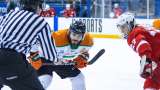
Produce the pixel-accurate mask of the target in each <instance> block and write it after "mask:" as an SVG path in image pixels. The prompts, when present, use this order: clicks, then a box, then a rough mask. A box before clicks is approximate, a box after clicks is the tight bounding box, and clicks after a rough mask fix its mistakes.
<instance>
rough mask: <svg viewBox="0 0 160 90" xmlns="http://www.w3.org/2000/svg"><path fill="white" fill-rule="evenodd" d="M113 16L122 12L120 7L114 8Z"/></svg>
mask: <svg viewBox="0 0 160 90" xmlns="http://www.w3.org/2000/svg"><path fill="white" fill-rule="evenodd" d="M113 11H114V18H118V16H120V15H121V14H122V10H121V9H120V8H117V9H114V10H113Z"/></svg>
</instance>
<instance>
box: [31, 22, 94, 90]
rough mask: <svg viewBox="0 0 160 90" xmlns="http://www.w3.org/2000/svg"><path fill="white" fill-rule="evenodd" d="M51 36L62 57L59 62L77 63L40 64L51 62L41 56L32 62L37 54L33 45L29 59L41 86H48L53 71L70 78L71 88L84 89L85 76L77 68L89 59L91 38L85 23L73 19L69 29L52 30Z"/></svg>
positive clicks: (82, 66)
mask: <svg viewBox="0 0 160 90" xmlns="http://www.w3.org/2000/svg"><path fill="white" fill-rule="evenodd" d="M52 37H53V38H54V39H55V44H56V47H57V52H58V55H59V57H60V58H62V59H63V60H62V62H61V63H68V62H78V64H77V65H76V66H74V65H57V66H44V65H43V66H41V65H42V63H51V62H50V61H49V60H45V59H44V58H43V57H42V56H41V58H37V59H39V60H38V61H36V62H37V63H36V62H34V61H35V59H34V57H35V56H36V57H37V55H38V52H37V49H36V48H37V47H36V46H35V47H34V48H32V50H31V51H32V56H31V58H30V60H31V64H32V65H33V67H35V69H37V74H38V76H39V77H38V78H39V80H40V82H41V84H42V86H43V87H44V88H45V89H47V88H48V87H49V85H50V84H51V82H52V77H53V76H52V72H53V71H55V72H56V73H57V74H58V75H59V76H60V77H61V79H65V78H69V79H70V81H71V83H72V89H73V90H85V89H86V87H85V77H84V75H83V73H82V72H81V71H80V70H79V68H84V67H86V66H87V60H88V59H89V53H88V51H89V50H90V49H91V48H92V46H93V38H92V36H90V34H89V33H88V32H87V33H86V26H85V24H84V23H83V22H81V21H75V22H73V23H71V24H70V27H69V29H64V30H59V31H58V32H57V33H56V32H54V31H53V32H52ZM42 48H43V47H42ZM35 52H37V53H35ZM33 53H34V55H33ZM32 60H33V61H32ZM41 61H42V62H41Z"/></svg>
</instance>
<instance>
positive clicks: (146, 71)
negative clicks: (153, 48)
mask: <svg viewBox="0 0 160 90" xmlns="http://www.w3.org/2000/svg"><path fill="white" fill-rule="evenodd" d="M142 63H144V64H145V65H144V67H143V66H142V65H141V69H143V71H142V73H141V74H140V76H141V77H142V78H144V79H151V78H152V61H151V60H150V59H149V58H146V61H142V60H141V64H142Z"/></svg>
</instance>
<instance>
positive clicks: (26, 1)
mask: <svg viewBox="0 0 160 90" xmlns="http://www.w3.org/2000/svg"><path fill="white" fill-rule="evenodd" d="M43 2H44V1H43V0H20V9H21V10H28V11H31V12H34V13H35V12H36V9H37V5H39V6H40V8H41V9H43V6H44V5H42V4H43Z"/></svg>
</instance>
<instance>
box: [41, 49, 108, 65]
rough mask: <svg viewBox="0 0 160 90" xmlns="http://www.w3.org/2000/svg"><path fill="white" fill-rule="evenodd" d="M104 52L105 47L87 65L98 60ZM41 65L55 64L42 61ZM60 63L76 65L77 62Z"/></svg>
mask: <svg viewBox="0 0 160 90" xmlns="http://www.w3.org/2000/svg"><path fill="white" fill-rule="evenodd" d="M104 52H105V49H101V50H100V51H99V52H98V53H97V54H96V55H95V56H94V57H93V58H92V59H91V60H90V61H89V62H88V65H92V64H93V63H94V62H95V61H97V60H98V58H99V57H100V56H102V55H103V54H104ZM42 65H49V66H54V65H55V64H54V63H42ZM61 65H77V63H75V62H74V63H72V62H69V63H64V64H61Z"/></svg>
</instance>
